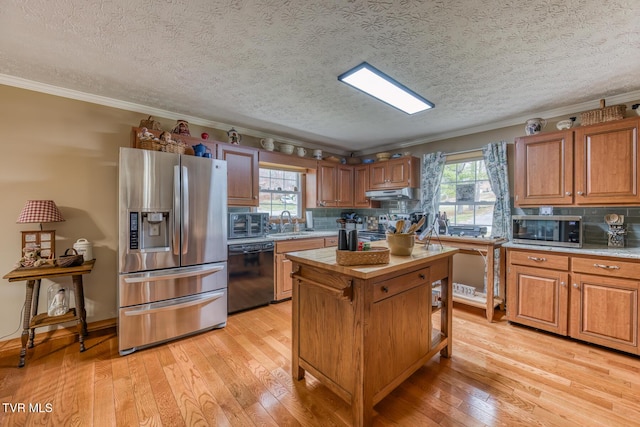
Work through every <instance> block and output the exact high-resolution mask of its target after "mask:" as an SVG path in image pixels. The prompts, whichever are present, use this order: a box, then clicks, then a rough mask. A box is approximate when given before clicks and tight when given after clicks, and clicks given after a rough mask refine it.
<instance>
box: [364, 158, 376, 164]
mask: <svg viewBox="0 0 640 427" xmlns="http://www.w3.org/2000/svg"><path fill="white" fill-rule="evenodd" d="M373 162H374V160H373V159H362V163H364V164H365V165H368V164H369V163H373Z"/></svg>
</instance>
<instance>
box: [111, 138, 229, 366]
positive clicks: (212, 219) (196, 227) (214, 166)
mask: <svg viewBox="0 0 640 427" xmlns="http://www.w3.org/2000/svg"><path fill="white" fill-rule="evenodd" d="M119 188H120V189H119V212H120V213H119V245H118V246H119V250H118V270H119V278H118V282H119V283H118V305H119V308H118V311H119V312H118V347H119V351H120V354H121V355H124V354H128V353H131V352H133V351H135V350H137V349H139V348H143V347H146V346H149V345H152V344H157V343H160V342H164V341H168V340H171V339H174V338H177V337H181V336H184V335H188V334H192V333H195V332H199V331H202V330H206V329H211V328H220V327H224V326H225V325H226V322H227V280H228V273H227V163H226V161H224V160H212V159H210V158H204V157H195V156H187V155H180V154H173V153H163V152H157V151H149V150H141V149H135V148H121V149H120V165H119Z"/></svg>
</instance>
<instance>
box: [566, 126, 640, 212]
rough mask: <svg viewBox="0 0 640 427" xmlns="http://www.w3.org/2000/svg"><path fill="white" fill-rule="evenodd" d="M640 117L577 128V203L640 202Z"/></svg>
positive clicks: (636, 203)
mask: <svg viewBox="0 0 640 427" xmlns="http://www.w3.org/2000/svg"><path fill="white" fill-rule="evenodd" d="M639 125H640V119H639V118H631V119H624V120H618V121H615V122H608V123H603V124H598V125H592V126H583V127H578V128H577V129H576V130H575V152H574V156H575V164H576V171H575V179H574V186H575V203H576V204H578V205H594V204H599V205H602V204H606V205H638V204H640V191H639V188H638V187H639V186H640V173H639V171H638V164H639V163H640V162H639V161H638V160H639V159H640V152H639V151H638V127H639Z"/></svg>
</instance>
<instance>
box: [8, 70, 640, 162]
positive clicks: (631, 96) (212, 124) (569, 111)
mask: <svg viewBox="0 0 640 427" xmlns="http://www.w3.org/2000/svg"><path fill="white" fill-rule="evenodd" d="M0 84H4V85H7V86H13V87H18V88H21V89H27V90H32V91H35V92H42V93H46V94H49V95H55V96H60V97H63V98H69V99H75V100H77V101H84V102H90V103H93V104H98V105H104V106H106V107H112V108H119V109H121V110H126V111H134V112H138V113H142V114H147V115H152V116H158V117H166V118H168V119H174V120H187V121H188V122H189V123H193V124H196V125H200V126H205V127H209V128H214V129H227V128H232V127H233V128H235V129H236V130H237V131H238V132H239V133H240V134H241V135H248V136H253V137H255V138H269V137H270V138H274V139H277V140H278V141H281V142H286V143H290V144H295V145H299V146H303V147H305V148H313V147H312V146H311V144H308V143H305V142H302V141H299V140H294V139H291V138H285V137H282V136H278V135H272V134H269V133H266V132H259V131H256V130H253V129H248V128H243V127H238V126H235V125H231V124H229V123H223V122H217V121H213V120H207V119H203V118H201V117H194V116H189V115H185V114H179V113H176V112H174V111H168V110H162V109H159V108H154V107H149V106H147V105H142V104H136V103H134V102H127V101H122V100H119V99H114V98H108V97H106V96H100V95H94V94H90V93H86V92H80V91H77V90H73V89H66V88H62V87H59V86H53V85H50V84H46V83H41V82H36V81H33V80H27V79H23V78H20V77H15V76H10V75H7V74H0ZM639 99H640V90H637V91H633V92H628V93H624V94H621V95H614V96H610V97H608V98H607V102H608V103H609V105H616V104H627V103H633V102H637V101H638V100H639ZM599 106H600V99H597V100H591V101H585V102H581V103H579V104H573V105H568V106H564V107H560V108H554V109H551V110H544V111H538V112H535V113H529V114H527V115H526V116H518V117H514V118H510V119H505V120H500V121H497V122H491V123H486V124H484V125H481V126H474V127H469V128H465V129H459V130H455V131H452V132H444V133H440V134H437V135H433V136H430V137H428V138H417V139H413V140H409V141H405V142H402V143H399V144H392V145H388V146H386V148H385V151H388V150H394V149H402V148H407V147H412V146H415V145H421V144H428V143H430V142H435V141H442V140H445V139H449V138H457V137H460V136H466V135H471V134H474V133H480V132H487V131H491V130H495V129H500V128H505V127H511V126H517V125H524V123H526V121H527V120H528V119H530V118H531V117H559V116H568V115H578V114H579V113H576V111H578V112H581V111H588V110H593V109H594V108H598V107H599ZM320 145H321V144H320ZM327 148H329V149H331V151H334V152H336V153H337V154H342V155H347V154H348V153H350V152H349V151H347V150H343V151H342V152H341V153H340V152H339V149H338V148H335V147H322V149H327ZM378 151H380V148H377V149H376V148H372V149H370V150H363V151H359V152H357V153H356V154H358V155H368V154H372V153H376V152H378Z"/></svg>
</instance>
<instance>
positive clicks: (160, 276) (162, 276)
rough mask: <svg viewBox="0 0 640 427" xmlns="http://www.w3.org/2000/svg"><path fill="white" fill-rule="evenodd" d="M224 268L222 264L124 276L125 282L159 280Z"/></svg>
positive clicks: (208, 272) (201, 273)
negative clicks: (193, 269) (191, 269)
mask: <svg viewBox="0 0 640 427" xmlns="http://www.w3.org/2000/svg"><path fill="white" fill-rule="evenodd" d="M222 270H224V266H222V265H217V266H215V267H207V268H206V269H201V270H197V271H180V272H176V273H158V274H154V273H148V275H147V274H145V275H141V276H137V277H125V278H124V281H125V283H142V282H159V281H161V280H169V279H182V278H185V277H195V276H205V275H207V276H208V275H209V274H213V273H217V272H219V271H222Z"/></svg>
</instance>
